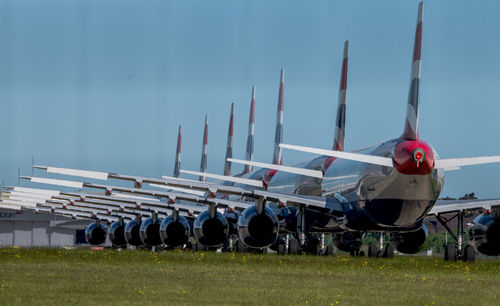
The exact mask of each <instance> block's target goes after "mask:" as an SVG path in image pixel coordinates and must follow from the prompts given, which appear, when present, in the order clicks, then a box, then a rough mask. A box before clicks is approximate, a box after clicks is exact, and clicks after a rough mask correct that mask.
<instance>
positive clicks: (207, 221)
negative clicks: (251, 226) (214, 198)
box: [193, 210, 229, 248]
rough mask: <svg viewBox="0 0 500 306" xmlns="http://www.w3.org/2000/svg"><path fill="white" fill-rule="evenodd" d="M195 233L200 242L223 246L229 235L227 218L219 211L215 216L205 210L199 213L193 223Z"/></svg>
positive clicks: (212, 245)
mask: <svg viewBox="0 0 500 306" xmlns="http://www.w3.org/2000/svg"><path fill="white" fill-rule="evenodd" d="M193 235H194V238H195V239H196V241H198V243H200V244H202V245H204V246H207V247H216V248H218V247H222V246H223V245H224V243H225V242H226V239H227V237H228V235H229V224H228V222H227V219H226V218H225V217H224V216H223V215H222V214H221V213H220V212H218V211H215V214H214V217H212V216H211V215H210V212H209V211H208V210H207V211H204V212H202V213H201V214H199V215H198V217H197V218H196V220H195V221H194V225H193Z"/></svg>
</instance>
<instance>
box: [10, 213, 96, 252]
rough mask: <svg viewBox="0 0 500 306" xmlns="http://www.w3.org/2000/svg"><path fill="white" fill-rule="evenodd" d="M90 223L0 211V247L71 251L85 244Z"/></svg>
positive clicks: (52, 215)
mask: <svg viewBox="0 0 500 306" xmlns="http://www.w3.org/2000/svg"><path fill="white" fill-rule="evenodd" d="M90 222H92V221H89V220H74V219H72V218H68V217H63V216H57V215H55V214H48V213H42V212H41V213H39V214H37V213H35V212H33V211H29V210H11V209H4V208H0V247H12V246H19V247H74V246H76V245H78V244H86V243H87V242H86V240H85V227H86V226H87V225H88V224H89V223H90Z"/></svg>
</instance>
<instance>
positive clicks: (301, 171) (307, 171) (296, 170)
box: [228, 158, 323, 178]
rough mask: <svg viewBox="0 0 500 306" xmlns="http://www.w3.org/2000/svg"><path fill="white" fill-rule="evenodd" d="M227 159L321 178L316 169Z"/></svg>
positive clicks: (321, 174) (232, 160)
mask: <svg viewBox="0 0 500 306" xmlns="http://www.w3.org/2000/svg"><path fill="white" fill-rule="evenodd" d="M228 160H229V161H230V162H233V163H236V164H243V165H250V166H254V167H260V168H267V169H273V170H277V171H283V172H289V173H294V174H300V175H305V176H312V177H317V178H323V172H321V171H317V170H310V169H303V168H295V167H290V166H282V165H276V164H266V163H259V162H253V161H248V160H241V159H234V158H228Z"/></svg>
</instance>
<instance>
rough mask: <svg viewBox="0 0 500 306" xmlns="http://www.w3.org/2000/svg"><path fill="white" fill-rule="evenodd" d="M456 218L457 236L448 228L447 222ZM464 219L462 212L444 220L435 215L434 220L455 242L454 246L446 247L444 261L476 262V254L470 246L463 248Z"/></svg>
mask: <svg viewBox="0 0 500 306" xmlns="http://www.w3.org/2000/svg"><path fill="white" fill-rule="evenodd" d="M455 218H457V235H455V233H453V231H452V230H451V229H450V227H449V226H448V222H450V221H451V220H453V219H455ZM464 219H465V215H464V212H463V211H462V210H460V211H458V212H457V213H456V215H455V216H453V217H451V218H449V219H446V218H444V217H442V216H441V215H439V214H438V215H436V220H438V222H439V223H441V225H442V226H444V228H445V229H446V231H448V234H450V236H451V237H452V238H453V239H454V240H455V242H456V244H455V245H450V244H448V245H446V246H445V250H444V260H446V261H455V260H463V261H469V262H473V261H474V260H476V253H475V251H474V248H473V247H472V246H471V245H467V246H465V247H464Z"/></svg>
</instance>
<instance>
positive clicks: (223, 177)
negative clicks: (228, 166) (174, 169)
mask: <svg viewBox="0 0 500 306" xmlns="http://www.w3.org/2000/svg"><path fill="white" fill-rule="evenodd" d="M181 173H186V174H191V175H196V176H204V177H209V178H214V179H217V180H223V181H228V182H233V183H240V184H244V185H250V186H255V187H263V186H264V185H263V184H262V182H261V181H258V180H252V179H245V178H241V177H234V176H227V175H219V174H212V173H206V172H205V173H202V172H197V171H189V170H181Z"/></svg>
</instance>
